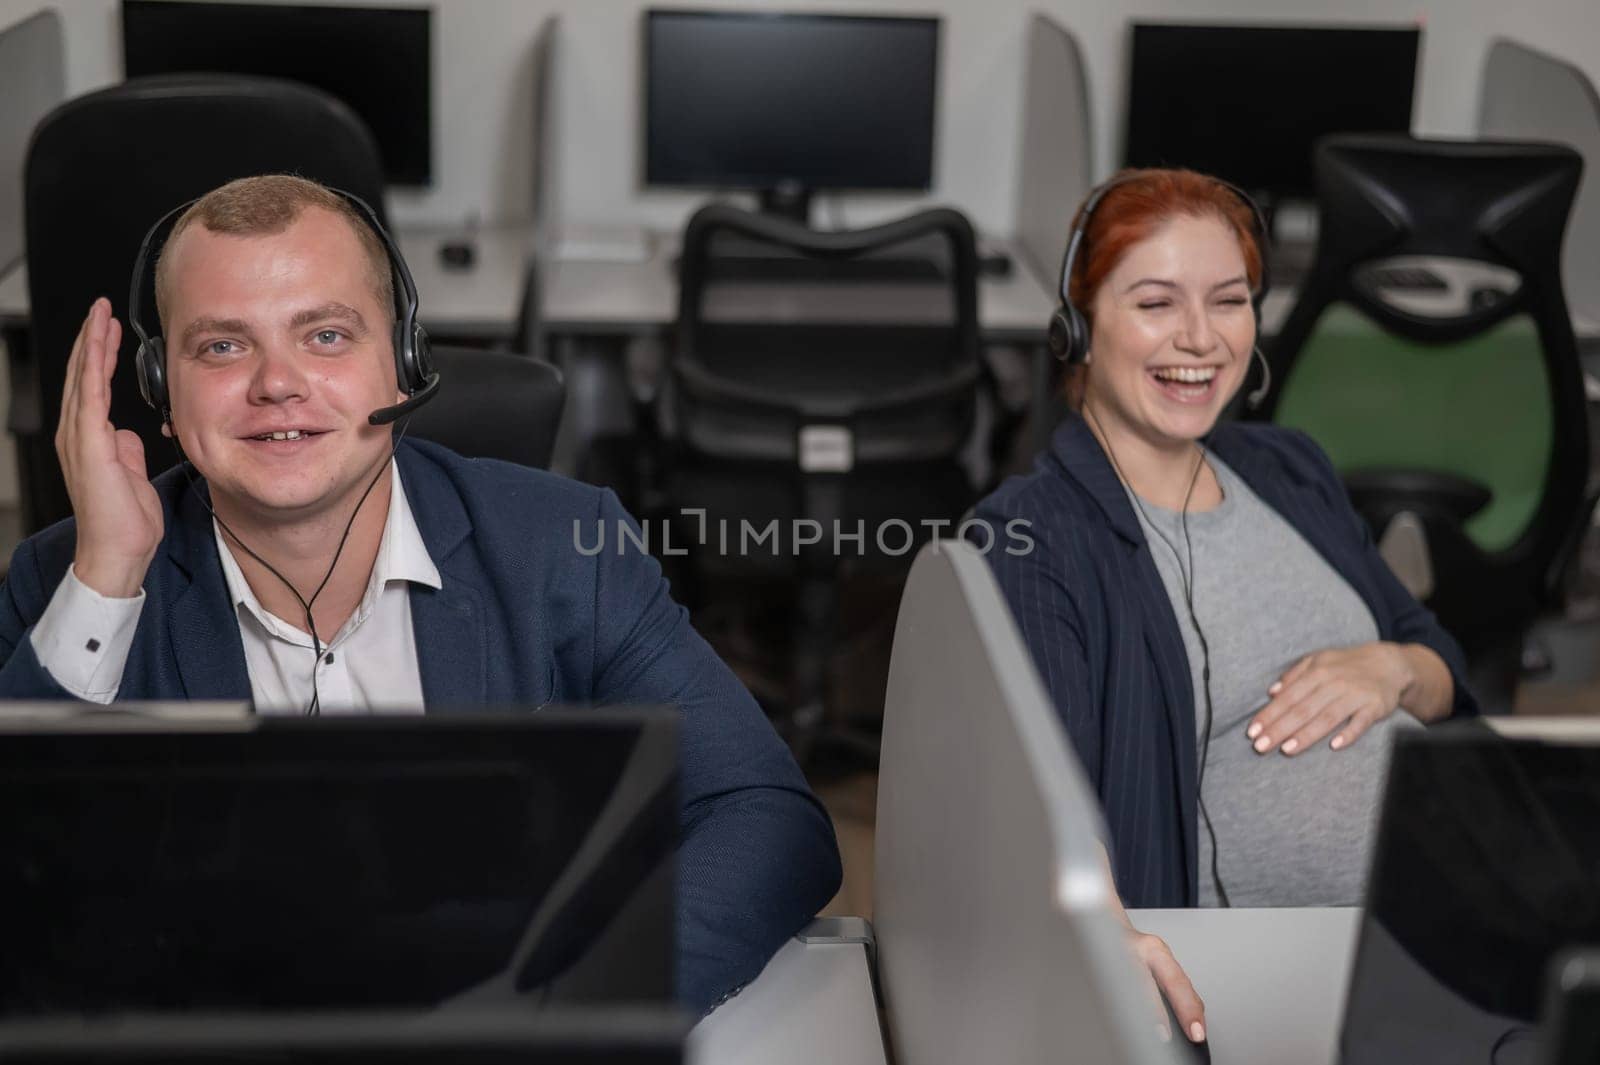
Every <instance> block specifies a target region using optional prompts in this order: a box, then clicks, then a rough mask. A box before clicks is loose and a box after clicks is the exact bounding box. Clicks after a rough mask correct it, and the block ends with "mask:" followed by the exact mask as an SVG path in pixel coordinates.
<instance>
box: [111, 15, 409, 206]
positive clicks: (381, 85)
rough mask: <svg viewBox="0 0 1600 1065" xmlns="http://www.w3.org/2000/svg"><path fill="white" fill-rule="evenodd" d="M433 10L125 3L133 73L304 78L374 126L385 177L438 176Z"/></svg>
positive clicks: (128, 68) (127, 58)
mask: <svg viewBox="0 0 1600 1065" xmlns="http://www.w3.org/2000/svg"><path fill="white" fill-rule="evenodd" d="M430 19H431V15H430V13H429V11H428V9H426V8H381V7H359V8H357V7H311V6H301V5H292V4H205V3H187V2H182V0H123V3H122V52H123V64H124V69H125V72H126V74H127V76H128V77H130V78H137V77H143V76H146V75H151V74H197V73H214V74H255V75H259V76H263V77H272V78H288V79H291V80H293V81H300V82H304V83H306V84H307V85H312V86H315V87H316V88H319V89H322V90H323V91H324V92H327V93H330V94H331V95H333V96H337V97H338V98H339V99H341V100H343V101H344V102H345V103H346V104H348V105H350V109H351V110H353V111H354V112H355V113H356V114H357V115H359V116H360V117H361V120H362V121H363V122H365V123H366V124H367V126H368V128H370V129H371V130H372V135H373V137H374V138H376V140H377V142H378V152H379V153H380V154H381V155H382V157H383V171H384V174H385V176H386V177H387V178H388V179H389V180H390V181H391V182H393V183H394V184H396V185H426V184H428V183H429V182H430V181H432V180H433V165H432V159H433V144H432V127H433V119H432V109H431V106H430V103H429V99H430V91H431V90H430V88H429V81H430V78H429V71H430V69H431V68H430V66H429V43H428V41H429V35H430Z"/></svg>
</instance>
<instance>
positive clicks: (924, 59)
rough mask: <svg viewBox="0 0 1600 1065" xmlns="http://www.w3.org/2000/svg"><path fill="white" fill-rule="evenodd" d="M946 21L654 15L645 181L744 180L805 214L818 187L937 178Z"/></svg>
mask: <svg viewBox="0 0 1600 1065" xmlns="http://www.w3.org/2000/svg"><path fill="white" fill-rule="evenodd" d="M938 52H939V20H938V19H936V18H890V17H881V18H880V17H871V18H869V17H858V16H841V15H769V14H754V13H747V12H734V11H717V12H710V11H649V12H647V13H646V15H645V48H644V56H645V77H644V85H645V138H644V139H645V152H644V156H645V181H646V182H647V183H648V184H650V185H664V186H691V187H709V188H748V189H756V190H758V191H759V192H760V193H761V194H762V203H763V207H765V208H766V209H768V210H772V211H780V212H783V213H786V214H789V215H791V216H793V217H796V218H799V219H800V220H802V221H804V220H805V218H806V214H807V207H808V204H809V199H810V194H811V193H812V192H813V191H815V190H821V189H895V190H909V191H926V190H927V189H928V188H930V187H931V185H932V181H933V139H934V138H933V127H934V98H935V89H936V84H937V82H936V72H937V66H938Z"/></svg>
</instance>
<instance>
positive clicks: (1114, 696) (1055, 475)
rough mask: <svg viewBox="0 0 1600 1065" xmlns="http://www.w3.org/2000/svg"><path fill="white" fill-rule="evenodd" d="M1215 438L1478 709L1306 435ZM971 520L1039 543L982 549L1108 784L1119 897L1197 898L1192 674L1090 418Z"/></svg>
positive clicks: (1134, 901) (1455, 661) (1073, 728)
mask: <svg viewBox="0 0 1600 1065" xmlns="http://www.w3.org/2000/svg"><path fill="white" fill-rule="evenodd" d="M1206 444H1207V446H1208V447H1209V448H1210V449H1211V450H1212V451H1213V452H1215V453H1216V454H1217V455H1218V456H1219V457H1220V458H1221V459H1222V461H1224V462H1226V463H1227V464H1228V465H1229V466H1230V467H1232V468H1233V469H1234V470H1235V471H1236V472H1237V473H1238V474H1239V476H1240V477H1242V478H1243V479H1244V482H1245V483H1246V484H1248V485H1249V486H1250V488H1251V489H1252V490H1253V491H1254V492H1255V493H1256V494H1257V495H1258V496H1260V497H1261V499H1262V500H1263V501H1264V502H1265V503H1266V504H1267V505H1268V506H1270V507H1272V508H1273V509H1274V510H1275V511H1277V512H1278V513H1279V514H1280V515H1282V516H1283V518H1284V519H1285V520H1286V521H1287V522H1288V523H1289V524H1290V525H1292V526H1293V527H1294V528H1295V530H1296V531H1298V532H1299V533H1300V535H1301V536H1303V537H1305V539H1306V541H1307V542H1308V543H1309V544H1310V545H1311V546H1312V547H1313V548H1315V549H1316V551H1317V552H1318V553H1319V554H1320V555H1322V557H1323V558H1324V559H1326V560H1327V562H1328V564H1329V565H1330V566H1332V567H1333V569H1334V570H1335V571H1336V572H1338V573H1339V575H1340V576H1342V577H1343V578H1344V579H1345V580H1346V581H1348V582H1349V583H1350V586H1351V587H1352V588H1354V589H1355V591H1356V593H1357V594H1358V595H1360V596H1361V598H1362V600H1363V601H1364V602H1365V603H1366V604H1367V607H1368V609H1370V610H1371V611H1372V616H1373V618H1374V619H1375V620H1376V622H1377V626H1378V633H1379V636H1380V638H1382V639H1384V640H1391V641H1395V642H1398V643H1420V644H1423V645H1425V646H1427V647H1430V648H1432V649H1433V650H1434V651H1437V652H1438V653H1439V656H1440V657H1441V658H1443V659H1444V661H1445V665H1447V666H1448V667H1449V669H1450V676H1451V679H1452V680H1453V681H1454V683H1455V705H1454V710H1453V713H1455V714H1462V713H1477V703H1476V702H1475V701H1474V699H1473V697H1472V695H1471V693H1470V692H1469V691H1468V690H1467V686H1466V661H1465V658H1464V656H1463V655H1462V653H1461V648H1460V647H1459V646H1458V645H1457V644H1456V642H1455V640H1454V639H1453V638H1452V637H1451V636H1450V635H1449V634H1448V633H1446V632H1445V631H1444V629H1442V628H1441V627H1440V626H1439V623H1438V622H1437V621H1435V620H1434V617H1433V614H1432V613H1430V612H1429V611H1428V610H1427V609H1425V608H1424V607H1423V606H1421V605H1420V604H1419V603H1418V602H1417V601H1416V600H1415V599H1413V598H1412V597H1411V595H1410V593H1408V592H1407V591H1406V590H1405V588H1404V587H1403V586H1402V585H1401V584H1400V582H1399V581H1398V580H1396V579H1395V576H1394V574H1393V573H1392V572H1391V571H1390V570H1389V567H1388V565H1386V564H1385V563H1384V561H1383V559H1382V558H1381V557H1380V556H1379V554H1378V552H1377V548H1376V547H1375V546H1374V544H1373V541H1372V536H1371V534H1370V533H1369V532H1368V530H1367V526H1366V523H1365V522H1364V521H1363V520H1362V519H1361V516H1360V515H1358V514H1357V513H1356V512H1355V509H1354V508H1353V507H1352V506H1351V505H1350V501H1349V498H1348V496H1347V495H1346V494H1345V490H1344V486H1343V484H1342V482H1341V481H1340V480H1339V477H1338V474H1336V473H1335V472H1334V469H1333V464H1332V463H1331V462H1329V461H1328V457H1327V456H1326V455H1325V454H1323V452H1322V450H1321V449H1320V448H1318V447H1317V445H1316V444H1314V443H1313V442H1312V441H1311V438H1310V437H1308V436H1306V435H1305V434H1304V433H1301V432H1298V431H1294V430H1289V429H1281V428H1278V427H1276V426H1271V425H1259V424H1248V425H1246V424H1241V423H1233V422H1230V423H1226V424H1223V425H1219V426H1217V427H1216V429H1215V430H1214V431H1213V432H1212V434H1211V436H1210V438H1209V439H1208V440H1207V442H1206ZM977 517H979V518H981V519H984V520H986V521H988V522H989V523H990V524H991V526H992V527H994V528H1001V527H1004V526H1005V524H1006V523H1007V522H1010V521H1016V520H1019V519H1020V520H1022V521H1024V522H1026V523H1027V532H1028V535H1029V536H1030V537H1031V538H1032V539H1033V540H1034V546H1033V549H1032V550H1031V551H1030V552H1028V553H1027V554H1025V555H1013V554H1008V553H1006V552H1005V551H998V550H992V551H990V552H988V557H989V564H990V566H991V568H992V569H993V571H994V574H995V577H996V579H997V580H998V582H999V584H1000V588H1001V590H1002V591H1003V592H1004V594H1005V597H1006V600H1007V601H1008V602H1009V603H1010V605H1011V610H1012V613H1013V614H1014V615H1015V617H1016V621H1017V626H1018V628H1019V629H1020V630H1021V631H1022V636H1023V639H1024V640H1025V641H1026V642H1027V644H1028V648H1029V650H1030V651H1031V652H1032V654H1033V660H1034V663H1035V665H1036V666H1037V667H1038V669H1039V673H1040V675H1041V676H1042V677H1043V679H1044V683H1045V687H1046V688H1047V689H1048V690H1049V693H1050V697H1051V699H1053V700H1054V702H1055V705H1056V711H1057V713H1059V714H1060V715H1061V720H1062V722H1063V723H1064V724H1065V726H1066V729H1067V733H1068V735H1069V736H1070V738H1071V740H1072V744H1073V746H1074V747H1075V748H1076V749H1077V752H1078V756H1079V758H1080V759H1082V761H1083V768H1084V770H1085V772H1086V773H1087V775H1088V778H1089V780H1090V781H1091V782H1092V784H1093V786H1094V789H1095V791H1096V793H1097V794H1098V795H1099V797H1100V802H1101V805H1102V807H1103V809H1104V813H1105V818H1106V828H1107V831H1108V832H1109V834H1110V839H1109V840H1108V841H1107V845H1108V848H1109V849H1110V851H1111V859H1112V869H1113V871H1114V874H1115V876H1116V882H1117V890H1118V892H1119V893H1120V895H1121V897H1122V901H1123V902H1124V904H1126V905H1127V906H1130V907H1174V906H1193V905H1195V904H1196V902H1197V900H1198V898H1199V887H1198V885H1199V869H1198V864H1199V859H1198V851H1197V847H1196V839H1195V833H1196V812H1195V808H1196V798H1197V796H1196V786H1195V777H1196V773H1197V757H1198V756H1197V754H1196V750H1195V747H1196V735H1197V725H1196V720H1195V693H1194V681H1193V674H1192V673H1191V671H1190V669H1189V657H1188V652H1187V651H1186V649H1185V648H1184V644H1183V633H1182V631H1181V630H1180V629H1179V627H1178V618H1177V615H1176V614H1175V613H1174V612H1173V609H1172V601H1171V599H1170V598H1169V597H1168V595H1167V590H1166V586H1165V585H1164V584H1163V583H1162V581H1161V574H1160V572H1159V571H1158V570H1157V569H1156V565H1155V561H1154V559H1153V558H1152V556H1151V553H1150V550H1149V545H1148V544H1147V543H1146V542H1145V536H1144V531H1143V529H1142V528H1141V526H1140V525H1139V518H1138V516H1137V515H1136V514H1135V513H1134V511H1133V506H1132V505H1131V504H1130V502H1129V501H1128V496H1127V493H1126V491H1125V490H1124V489H1123V487H1122V482H1121V481H1120V480H1119V479H1118V477H1117V474H1116V471H1115V470H1114V469H1113V468H1112V466H1111V463H1110V461H1109V460H1108V459H1107V458H1106V455H1105V452H1104V451H1103V450H1102V449H1101V447H1100V443H1099V441H1098V440H1096V439H1095V437H1094V434H1093V433H1091V432H1090V431H1089V427H1088V424H1087V423H1086V422H1084V421H1083V419H1081V418H1078V417H1071V418H1069V419H1068V420H1067V421H1066V423H1065V424H1063V425H1062V426H1061V428H1059V429H1058V430H1057V431H1056V433H1055V436H1054V437H1053V439H1052V440H1051V446H1050V449H1049V450H1048V451H1046V452H1044V453H1043V454H1042V455H1040V456H1039V458H1038V460H1037V462H1036V463H1035V466H1034V470H1033V472H1032V473H1030V474H1027V475H1026V476H1021V477H1013V478H1011V479H1009V480H1007V481H1006V483H1005V484H1003V485H1001V486H1000V488H999V489H998V490H997V491H995V492H994V494H992V495H991V496H989V497H988V498H987V499H985V500H984V501H983V502H982V503H980V504H979V505H978V510H977ZM1012 528H1013V529H1015V528H1017V527H1015V526H1013V527H1012ZM1239 579H1240V580H1241V581H1248V580H1249V579H1250V577H1249V574H1240V575H1239Z"/></svg>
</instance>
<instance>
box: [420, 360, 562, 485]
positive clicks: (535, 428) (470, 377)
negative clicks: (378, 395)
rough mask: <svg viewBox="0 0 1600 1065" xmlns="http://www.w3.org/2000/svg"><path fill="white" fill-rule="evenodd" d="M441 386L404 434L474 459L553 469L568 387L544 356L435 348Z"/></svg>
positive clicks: (559, 372) (435, 361)
mask: <svg viewBox="0 0 1600 1065" xmlns="http://www.w3.org/2000/svg"><path fill="white" fill-rule="evenodd" d="M433 365H434V368H435V369H436V370H438V371H439V380H440V385H439V392H438V394H437V395H435V396H434V397H433V399H431V400H430V401H428V402H427V403H426V404H424V405H423V406H422V407H420V408H418V409H417V411H416V413H414V414H412V415H411V422H410V425H409V427H408V428H407V429H406V435H407V436H415V437H420V438H422V439H424V440H432V441H433V442H434V443H437V444H443V445H444V446H445V447H447V448H449V449H451V450H452V451H455V452H456V453H458V454H461V455H466V456H467V457H469V458H491V459H504V460H506V461H507V462H517V463H521V464H522V465H524V466H532V467H534V468H535V469H541V470H543V469H548V468H549V466H550V454H551V452H552V451H554V450H555V446H556V429H557V427H558V425H559V423H560V421H561V407H562V404H563V402H564V401H565V399H566V386H565V384H564V383H563V382H562V380H561V371H560V370H557V369H556V368H555V367H554V366H551V365H550V364H549V363H547V362H541V361H539V360H538V359H530V358H528V357H527V356H526V355H516V354H511V353H509V352H504V351H483V350H480V349H477V348H455V347H443V346H440V345H437V344H436V345H434V346H433Z"/></svg>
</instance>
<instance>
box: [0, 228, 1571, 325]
mask: <svg viewBox="0 0 1600 1065" xmlns="http://www.w3.org/2000/svg"><path fill="white" fill-rule="evenodd" d="M460 235H461V230H459V229H440V228H416V229H402V230H400V231H399V233H398V239H399V243H400V249H401V252H402V253H403V254H404V255H405V257H406V264H407V265H408V266H409V267H410V269H411V274H412V277H413V278H414V279H415V280H416V282H417V292H418V298H419V300H420V301H421V304H422V314H423V319H424V321H425V322H426V323H428V324H429V325H430V326H432V327H433V328H434V329H436V330H437V331H439V332H440V333H441V334H448V335H452V336H464V337H468V336H475V337H480V338H483V339H507V340H509V339H511V338H512V337H513V335H514V333H515V330H516V325H517V320H518V316H519V315H520V314H521V311H522V302H523V297H524V294H525V292H526V289H527V278H528V270H529V267H530V265H531V263H532V261H533V259H532V256H533V230H532V227H530V226H526V225H512V226H487V227H483V228H481V229H479V230H478V231H477V233H476V234H475V235H474V236H473V238H472V240H473V243H474V245H475V246H476V249H477V261H476V262H475V263H474V265H473V266H471V267H469V268H467V269H455V268H452V267H448V266H445V265H444V264H443V263H442V262H441V261H440V259H439V248H440V245H441V244H443V243H444V242H445V241H446V240H449V239H453V238H456V237H459V236H460ZM995 246H996V247H997V248H999V249H1000V250H1003V251H1005V252H1006V253H1007V254H1009V255H1011V259H1012V265H1011V273H1010V274H1009V275H1008V276H1006V277H985V278H983V279H982V280H981V281H980V283H979V290H978V295H979V299H978V317H979V321H980V325H981V328H982V331H983V337H984V340H985V341H986V342H988V343H1017V344H1032V345H1038V344H1042V343H1043V342H1044V335H1045V326H1046V325H1047V324H1048V322H1049V320H1050V314H1051V312H1052V311H1054V310H1055V300H1056V296H1055V292H1054V287H1055V281H1056V279H1055V278H1046V279H1038V278H1035V277H1034V275H1033V274H1032V272H1031V271H1030V269H1029V268H1028V266H1027V265H1026V263H1025V261H1024V260H1023V259H1022V257H1021V256H1020V255H1019V254H1017V250H1016V247H1015V245H1014V244H1012V243H1011V242H1010V241H998V242H996V244H995ZM652 249H653V250H652V252H651V255H650V257H649V258H647V259H645V260H643V261H641V262H581V261H560V260H554V259H547V260H545V261H544V262H543V263H542V264H541V270H542V273H543V277H542V279H541V285H540V290H541V308H540V313H541V327H542V329H543V330H544V332H545V333H546V334H547V335H549V336H552V337H579V336H609V337H629V336H660V335H663V334H665V333H666V331H667V330H668V329H669V328H670V326H671V325H672V322H673V321H674V320H675V319H676V318H677V312H678V285H677V278H676V276H675V275H674V272H673V267H672V258H673V256H674V255H676V253H677V235H676V234H669V233H659V234H655V235H654V238H653V241H652ZM1430 266H1432V267H1433V268H1435V269H1436V270H1437V272H1439V273H1440V274H1441V276H1442V277H1444V279H1445V281H1446V283H1447V284H1448V285H1449V286H1450V287H1449V288H1448V289H1447V290H1445V291H1443V292H1409V293H1404V294H1402V296H1401V299H1402V300H1404V301H1405V303H1406V304H1407V305H1408V306H1411V307H1413V308H1414V309H1417V310H1421V311H1423V312H1427V311H1430V310H1440V309H1447V308H1449V307H1451V306H1459V305H1461V303H1462V302H1463V301H1464V300H1465V298H1466V293H1467V292H1468V291H1469V289H1470V287H1471V286H1472V284H1473V282H1474V281H1475V280H1477V279H1479V278H1480V277H1481V276H1492V274H1490V275H1485V274H1484V272H1483V270H1482V269H1481V268H1476V267H1473V266H1472V265H1470V264H1467V265H1464V266H1460V267H1454V266H1451V267H1446V268H1444V269H1439V264H1437V263H1430ZM731 288H732V287H731V286H730V289H731ZM916 288H917V286H914V285H894V284H884V285H872V286H862V288H861V293H860V295H861V297H862V298H861V299H860V300H852V301H846V302H844V303H842V304H838V305H837V307H838V310H839V311H840V313H844V314H847V315H848V314H849V312H850V311H851V309H852V307H862V308H868V307H870V309H871V312H872V314H873V316H874V317H875V318H876V319H878V320H880V321H881V320H882V319H883V317H884V315H885V312H886V311H894V310H896V304H898V309H899V310H900V311H901V312H902V313H904V314H906V315H907V316H908V317H909V319H910V320H915V319H916V317H917V315H918V314H919V313H924V314H925V311H923V310H921V308H922V304H921V303H920V302H919V301H918V299H917V298H916V297H917V293H916V291H915V290H916ZM784 289H785V286H783V285H774V284H758V285H745V286H740V288H739V289H737V290H733V291H730V292H729V293H727V295H728V296H730V297H732V298H734V299H737V300H739V301H740V302H741V303H744V301H745V300H749V301H750V302H749V303H748V304H746V306H748V308H749V309H750V310H751V312H752V313H758V314H762V315H766V314H768V313H770V312H776V313H777V314H778V315H780V316H781V314H782V312H783V309H784V306H785V303H786V301H787V299H788V297H787V296H786V294H785V291H784ZM1295 296H1296V292H1295V290H1294V289H1293V288H1292V287H1287V286H1279V287H1278V288H1276V289H1274V290H1273V291H1271V292H1269V293H1268V294H1267V298H1266V300H1265V301H1264V303H1263V306H1262V314H1261V324H1262V332H1263V333H1264V334H1265V335H1267V336H1271V335H1272V334H1273V333H1275V332H1276V331H1277V329H1278V327H1279V326H1281V325H1282V324H1283V320H1284V318H1285V317H1287V316H1288V313H1289V309H1290V307H1292V306H1293V303H1294V299H1295ZM28 318H29V306H28V275H27V268H26V267H25V266H17V267H16V268H14V269H12V270H9V271H7V272H6V273H5V274H4V275H3V276H0V327H13V328H15V327H26V325H27V323H28ZM1572 324H1573V328H1574V330H1575V331H1576V332H1577V335H1578V337H1579V338H1580V339H1582V340H1596V339H1600V322H1594V321H1590V320H1589V319H1587V318H1585V317H1583V316H1581V315H1576V314H1575V315H1573V319H1572Z"/></svg>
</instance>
